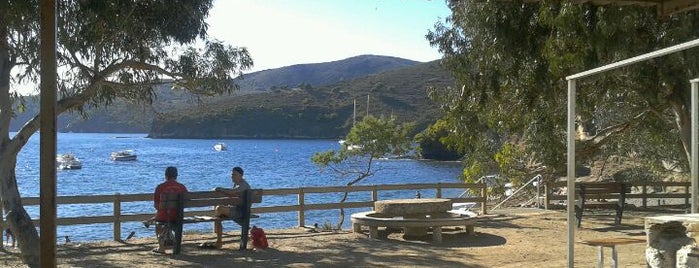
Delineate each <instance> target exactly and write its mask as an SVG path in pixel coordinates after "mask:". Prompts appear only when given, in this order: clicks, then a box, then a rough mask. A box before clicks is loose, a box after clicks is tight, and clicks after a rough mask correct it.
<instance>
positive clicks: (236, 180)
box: [214, 167, 250, 218]
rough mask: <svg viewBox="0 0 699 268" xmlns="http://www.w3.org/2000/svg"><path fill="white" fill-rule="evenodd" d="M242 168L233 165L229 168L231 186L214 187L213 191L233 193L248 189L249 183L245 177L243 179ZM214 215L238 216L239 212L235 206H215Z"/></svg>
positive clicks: (226, 193)
mask: <svg viewBox="0 0 699 268" xmlns="http://www.w3.org/2000/svg"><path fill="white" fill-rule="evenodd" d="M243 173H244V172H243V168H241V167H234V168H233V170H231V180H233V188H224V187H216V188H214V191H217V192H220V193H222V194H225V195H233V194H235V193H239V192H242V191H245V190H250V184H248V182H247V181H245V179H243ZM215 211H216V216H219V217H225V218H237V217H240V212H239V209H238V207H236V206H216V208H215Z"/></svg>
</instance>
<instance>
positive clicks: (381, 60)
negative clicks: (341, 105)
mask: <svg viewBox="0 0 699 268" xmlns="http://www.w3.org/2000/svg"><path fill="white" fill-rule="evenodd" d="M419 63H420V62H417V61H412V60H406V59H402V58H396V57H388V56H376V55H360V56H355V57H351V58H347V59H344V60H338V61H331V62H323V63H313V64H297V65H291V66H287V67H283V68H277V69H270V70H264V71H259V72H254V73H251V74H247V75H245V76H243V77H242V78H239V79H236V80H235V82H236V84H238V85H239V86H240V91H241V92H248V91H267V90H272V89H275V88H283V87H297V86H303V85H311V86H314V87H315V86H323V85H329V84H333V83H337V82H339V81H344V80H351V79H355V78H359V77H363V76H367V75H371V74H377V73H381V72H384V71H388V70H395V69H401V68H405V67H409V66H414V65H416V64H419Z"/></svg>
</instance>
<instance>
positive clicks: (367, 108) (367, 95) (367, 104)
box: [366, 94, 369, 116]
mask: <svg viewBox="0 0 699 268" xmlns="http://www.w3.org/2000/svg"><path fill="white" fill-rule="evenodd" d="M366 116H369V94H366Z"/></svg>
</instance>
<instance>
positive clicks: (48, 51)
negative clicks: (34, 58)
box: [39, 0, 58, 267]
mask: <svg viewBox="0 0 699 268" xmlns="http://www.w3.org/2000/svg"><path fill="white" fill-rule="evenodd" d="M40 12H41V13H40V21H41V26H40V27H41V28H40V38H41V45H40V57H41V60H40V63H39V67H40V70H39V74H40V77H41V78H40V79H41V80H40V87H41V97H40V98H41V99H40V104H41V111H40V115H39V120H40V124H41V126H40V127H39V129H40V131H41V134H40V138H39V139H40V141H41V146H40V148H39V161H40V162H39V173H40V175H41V178H40V187H39V188H40V189H39V194H40V195H39V201H40V206H39V207H40V208H39V226H40V240H39V242H40V247H39V249H40V251H41V254H40V255H41V257H40V258H39V265H40V266H41V267H56V89H57V86H56V85H57V77H58V75H57V72H56V1H55V0H41V7H40Z"/></svg>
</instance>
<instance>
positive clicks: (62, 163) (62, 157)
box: [56, 153, 83, 169]
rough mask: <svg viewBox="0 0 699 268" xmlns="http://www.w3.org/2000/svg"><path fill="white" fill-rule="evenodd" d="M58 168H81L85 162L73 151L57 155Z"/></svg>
mask: <svg viewBox="0 0 699 268" xmlns="http://www.w3.org/2000/svg"><path fill="white" fill-rule="evenodd" d="M56 168H58V169H81V168H83V164H82V162H81V161H80V159H78V158H77V157H76V156H75V155H73V154H72V153H65V154H59V155H57V156H56Z"/></svg>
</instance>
